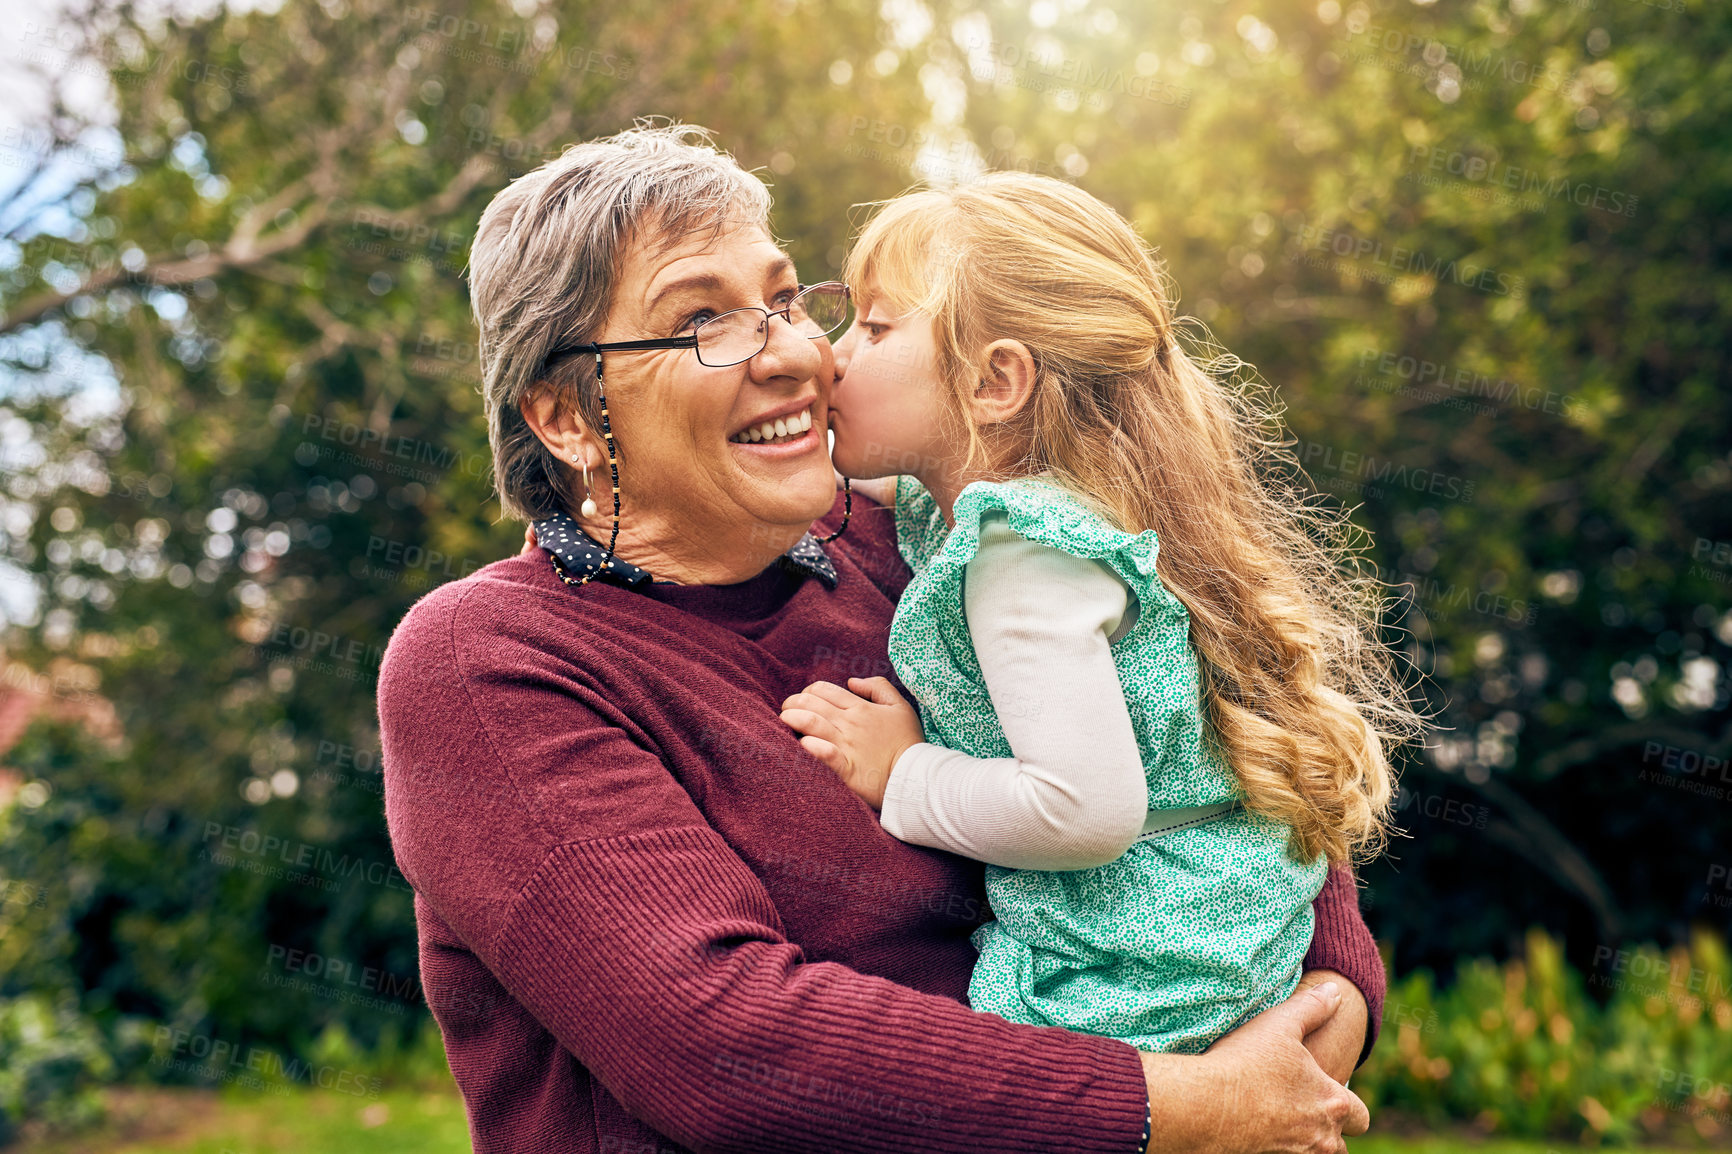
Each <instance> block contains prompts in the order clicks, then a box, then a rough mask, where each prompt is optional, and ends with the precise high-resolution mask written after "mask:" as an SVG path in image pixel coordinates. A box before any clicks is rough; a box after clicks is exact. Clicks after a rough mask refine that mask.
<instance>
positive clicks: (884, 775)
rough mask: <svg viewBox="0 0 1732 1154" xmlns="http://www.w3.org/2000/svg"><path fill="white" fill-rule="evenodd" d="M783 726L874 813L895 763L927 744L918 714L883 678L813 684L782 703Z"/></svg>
mask: <svg viewBox="0 0 1732 1154" xmlns="http://www.w3.org/2000/svg"><path fill="white" fill-rule="evenodd" d="M782 720H783V721H785V722H787V723H788V725H789V726H791V727H792V728H794V729H795V730H797V731H798V732H800V733H801V734H803V735H804V736H802V737H801V738H800V744H801V745H802V746H804V747H805V749H806V752H808V753H810V754H811V755H812V756H813V757H815V758H817V759H818V760H819V761H821V762H823V763H824V764H825V765H827V766H829V767H830V768H831V769H833V770H835V771H836V776H838V777H840V778H841V779H842V784H843V785H846V786H847V787H848V788H849V789H850V790H852V791H853V792H854V794H855V796H856V797H858V798H860V799H861V800H862V801H864V802H865V803H866V804H867V805H869V806H871V807H872V808H873V809H882V808H884V787H885V784H886V783H887V782H889V780H890V771H891V769H893V768H894V767H895V765H896V759H897V758H899V757H901V756H902V753H903V751H904V750H906V749H907V748H908V747H909V746H911V745H918V744H919V743H920V742H922V741H925V740H926V733H925V731H924V730H923V729H922V728H921V726H920V716H919V714H917V713H915V712H914V707H913V706H912V705H909V704H908V703H907V702H906V701H904V700H903V699H902V695H901V694H900V693H897V692H896V687H895V686H893V685H891V684H890V682H889V680H888V679H886V678H883V677H850V678H849V679H848V688H847V689H843V688H842V687H841V686H839V685H832V684H831V683H830V682H828V681H814V682H813V683H812V684H810V685H808V686H806V688H805V691H804V692H801V693H796V694H794V696H792V697H790V698H788V700H786V701H784V702H782Z"/></svg>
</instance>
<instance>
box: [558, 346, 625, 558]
mask: <svg viewBox="0 0 1732 1154" xmlns="http://www.w3.org/2000/svg"><path fill="white" fill-rule="evenodd" d="M595 395H596V399H597V400H599V401H600V402H601V436H602V440H604V441H606V442H607V468H608V472H609V473H610V474H611V475H612V480H613V532H612V534H610V535H609V536H608V539H607V552H606V553H604V554H602V558H601V564H600V565H598V566H596V567H595V568H594V569H591V570H590V571H589V572H588V573H586V574H584V576H583V578H582V579H581V580H577V581H573V580H572V579H571V578H570V577H568V576H566V572H565V567H564V566H562V565H561V564H560V563H559V557H558V556H557V555H555V554H554V553H552V552H549V553H548V555H547V556H548V559H549V560H550V561H552V562H553V571H554V572H555V573H557V574H558V575H559V579H560V580H561V581H563V582H565V583H566V584H567V585H579V586H581V585H588V584H589V583H590V582H591V581H593V580H594V579H595V577H596V575H597V574H599V573H600V572H601V571H602V570H603V569H612V568H613V548H614V546H615V545H618V544H619V453H618V451H617V450H615V448H614V444H613V422H612V421H610V420H609V419H608V415H607V393H606V391H604V389H603V388H602V383H601V354H600V353H599V352H598V353H596V354H595ZM572 463H573V464H576V463H577V456H576V454H573V455H572ZM583 484H584V489H585V492H586V493H587V491H588V489H589V473H588V471H587V470H586V471H585V472H584V477H583ZM578 511H579V512H580V513H582V514H583V515H584V516H585V517H592V516H594V515H595V512H596V505H595V501H594V500H592V499H591V498H590V497H588V496H587V495H586V496H585V497H584V499H583V505H582V506H581V507H580V508H579V510H578Z"/></svg>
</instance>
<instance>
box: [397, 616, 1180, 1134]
mask: <svg viewBox="0 0 1732 1154" xmlns="http://www.w3.org/2000/svg"><path fill="white" fill-rule="evenodd" d="M434 596H435V597H437V596H438V594H435V595H434ZM495 613H496V614H497V617H496V627H495V629H496V631H493V632H489V633H488V635H487V636H486V638H485V640H486V644H485V645H482V644H478V640H479V638H478V636H477V635H476V633H475V632H474V631H469V632H463V631H461V630H459V629H457V628H454V627H453V625H452V623H451V622H450V621H449V620H444V621H441V620H439V618H437V617H436V616H435V615H432V614H428V615H427V616H425V617H423V619H422V621H421V623H420V624H419V626H418V627H417V629H416V630H414V631H413V634H414V635H413V636H412V637H411V638H408V639H406V640H403V641H402V642H401V643H400V641H399V639H398V638H394V639H393V644H392V647H391V649H390V650H389V651H388V653H387V657H386V662H385V664H384V666H383V668H382V670H381V679H380V692H379V713H380V721H381V733H382V736H383V739H384V743H385V757H386V765H387V772H388V774H389V775H390V776H389V777H388V778H387V798H386V808H387V819H388V822H389V824H390V827H391V836H392V843H393V847H394V849H395V850H396V853H397V855H398V859H399V861H400V862H401V863H402V865H403V868H404V873H405V876H407V877H408V878H409V880H410V882H411V883H412V884H413V885H414V887H415V889H416V892H417V894H418V895H419V896H420V898H421V899H422V900H423V901H425V902H427V903H428V904H429V905H430V906H431V907H432V909H433V910H434V912H436V913H437V914H438V916H439V917H440V918H441V919H442V920H443V921H444V922H445V923H446V924H447V925H449V926H450V927H451V929H452V931H453V933H454V934H456V935H457V937H458V938H459V939H460V940H461V941H462V942H463V944H464V946H465V947H466V948H468V949H469V950H470V951H471V952H472V953H474V954H475V955H476V957H477V958H478V959H479V960H480V961H481V962H482V964H484V965H485V966H486V967H487V969H488V970H489V971H490V972H491V973H492V974H493V975H494V976H495V977H496V978H497V979H498V981H499V983H500V985H501V986H502V987H503V988H504V989H505V991H507V992H508V993H509V994H510V996H511V997H512V998H513V1000H514V1001H516V1002H517V1003H519V1004H520V1005H522V1006H523V1007H524V1008H525V1009H526V1010H527V1011H528V1013H529V1014H530V1015H531V1016H533V1018H534V1019H535V1020H536V1021H537V1022H539V1023H540V1024H541V1026H542V1027H543V1028H545V1029H546V1031H547V1032H548V1033H549V1034H550V1035H552V1037H553V1038H555V1039H557V1041H558V1043H559V1045H560V1046H561V1047H563V1048H564V1049H565V1050H567V1051H568V1052H569V1053H570V1054H572V1055H573V1056H575V1058H576V1059H577V1060H578V1061H580V1062H581V1063H582V1064H583V1065H584V1066H585V1067H587V1068H588V1069H589V1070H590V1071H591V1072H592V1073H593V1074H594V1075H595V1076H596V1078H598V1079H599V1080H600V1081H601V1082H602V1083H603V1084H604V1085H605V1086H606V1087H607V1088H608V1090H609V1091H610V1092H611V1093H612V1094H613V1095H614V1096H615V1097H617V1098H618V1099H619V1101H620V1102H621V1103H623V1104H624V1105H625V1107H626V1108H627V1109H628V1110H630V1111H631V1112H632V1113H633V1114H634V1115H635V1116H637V1117H638V1118H640V1119H642V1120H643V1121H644V1122H645V1123H646V1124H647V1125H649V1126H651V1127H653V1128H654V1129H655V1130H657V1131H658V1132H660V1133H661V1134H663V1135H665V1136H667V1137H669V1138H671V1139H673V1140H674V1141H676V1142H678V1143H680V1144H682V1145H683V1146H685V1147H688V1148H690V1149H692V1150H698V1151H706V1152H723V1154H726V1152H735V1151H738V1152H741V1154H777V1152H788V1154H793V1152H802V1154H803V1152H806V1151H813V1150H826V1151H835V1152H837V1154H854V1152H868V1151H871V1152H884V1154H889V1152H893V1151H906V1150H926V1151H933V1152H935V1154H946V1152H955V1154H964V1152H973V1151H978V1150H984V1149H992V1150H1003V1151H1018V1152H1027V1154H1036V1152H1044V1151H1051V1150H1066V1151H1074V1152H1078V1154H1083V1152H1096V1151H1099V1152H1110V1154H1122V1152H1123V1151H1125V1150H1126V1149H1128V1148H1129V1147H1130V1145H1131V1143H1132V1142H1133V1141H1134V1140H1135V1138H1136V1135H1137V1132H1138V1126H1139V1123H1140V1121H1141V1119H1140V1118H1139V1116H1138V1110H1137V1107H1139V1106H1142V1107H1144V1108H1145V1109H1146V1108H1147V1087H1146V1082H1145V1077H1144V1074H1143V1069H1142V1063H1141V1061H1140V1059H1139V1057H1138V1053H1137V1051H1136V1050H1135V1049H1134V1048H1132V1047H1131V1046H1129V1045H1127V1044H1125V1043H1124V1042H1122V1041H1117V1040H1114V1039H1109V1038H1102V1037H1095V1036H1090V1035H1086V1034H1079V1033H1072V1032H1070V1031H1067V1030H1063V1029H1059V1028H1056V1027H1044V1026H1028V1025H1022V1024H1018V1023H1012V1022H1008V1021H1006V1020H1004V1019H1003V1018H1001V1017H998V1016H997V1015H993V1014H987V1013H981V1012H976V1011H973V1010H970V1009H969V1008H967V1007H966V1006H964V1005H962V1004H961V1003H959V1002H957V1001H954V1000H952V999H949V998H945V997H942V996H938V995H933V994H926V993H922V992H920V991H918V990H914V989H910V988H908V987H906V986H902V985H899V984H897V983H895V982H892V981H889V980H887V979H884V978H879V977H876V976H872V975H868V974H862V973H860V972H858V971H856V970H853V969H851V968H849V967H847V966H844V965H841V964H839V963H835V962H824V961H811V960H809V959H808V958H807V957H806V955H805V953H804V951H803V950H802V949H801V947H800V945H799V944H797V943H795V942H791V941H789V940H788V938H787V937H786V935H785V934H784V931H783V927H782V923H781V919H780V917H779V915H778V912H777V910H776V908H775V905H774V902H773V901H772V899H771V897H770V895H769V892H768V891H767V889H766V887H765V885H764V884H763V882H762V881H761V880H760V879H759V877H758V876H757V875H756V874H755V873H754V872H753V871H752V869H751V868H750V867H749V865H748V864H747V863H746V862H745V861H743V860H742V859H741V857H740V856H739V855H738V854H737V853H735V851H734V850H733V848H732V847H731V846H730V845H729V843H728V842H727V841H726V840H725V839H724V838H723V836H722V835H721V833H719V832H718V831H717V830H716V829H714V828H713V827H711V826H710V825H709V824H708V822H707V821H706V820H705V817H704V814H703V813H702V812H701V811H700V809H699V808H698V806H697V804H696V803H695V802H694V801H693V799H692V797H691V796H690V795H689V794H688V793H687V792H686V791H685V790H684V789H683V788H682V787H681V786H680V784H679V782H678V781H676V780H675V779H674V777H673V776H672V774H671V773H670V771H669V769H668V767H667V766H666V765H665V764H663V762H662V761H661V760H660V758H659V757H658V756H657V755H656V754H655V752H653V743H651V742H649V741H647V740H646V738H645V736H644V735H643V734H642V733H641V732H640V731H637V730H636V729H635V727H634V725H633V723H632V721H631V717H630V714H629V712H627V711H624V710H622V708H621V705H620V703H619V702H618V701H617V700H614V699H611V698H610V696H609V695H608V694H607V693H604V692H602V691H601V689H600V687H598V686H597V685H596V684H595V683H594V682H593V681H592V680H591V679H590V677H589V676H588V675H587V674H586V673H585V671H583V670H582V669H576V668H572V667H571V664H570V663H569V662H561V661H557V660H554V659H552V658H551V657H549V656H548V655H546V654H543V653H540V652H539V651H538V650H537V649H536V647H535V646H534V645H533V643H531V642H529V641H519V642H516V643H512V642H511V640H510V638H508V637H506V638H502V637H501V636H500V635H499V632H498V631H508V630H509V629H510V628H511V627H512V624H511V619H510V618H509V616H508V615H506V614H504V612H503V611H502V610H495ZM433 717H436V718H437V719H438V724H436V725H434V724H429V720H428V719H429V718H433ZM576 1124H578V1120H574V1125H576Z"/></svg>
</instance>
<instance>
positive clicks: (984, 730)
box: [890, 477, 1327, 1053]
mask: <svg viewBox="0 0 1732 1154" xmlns="http://www.w3.org/2000/svg"><path fill="white" fill-rule="evenodd" d="M993 510H1004V511H1005V513H1006V514H1008V516H1009V519H1010V527H1011V528H1012V529H1014V530H1015V531H1016V532H1017V533H1018V534H1020V535H1021V536H1023V537H1024V538H1026V539H1028V540H1030V541H1036V542H1039V543H1041V544H1045V545H1050V546H1052V547H1053V548H1056V549H1062V550H1064V551H1065V552H1067V553H1070V554H1073V555H1075V556H1078V557H1088V558H1094V559H1098V560H1101V561H1104V562H1106V563H1107V564H1108V565H1110V566H1111V567H1112V568H1113V570H1114V571H1115V572H1117V573H1118V574H1119V576H1120V577H1122V578H1123V579H1124V581H1125V582H1126V583H1127V584H1128V585H1129V586H1130V588H1131V591H1132V592H1133V593H1135V594H1136V598H1137V603H1138V605H1139V606H1140V613H1139V616H1138V618H1137V621H1136V623H1135V625H1134V626H1133V627H1132V628H1131V629H1130V630H1129V631H1127V632H1126V633H1125V634H1124V635H1123V636H1122V637H1120V638H1119V639H1118V640H1117V641H1115V642H1113V643H1112V653H1113V659H1114V663H1115V664H1116V666H1117V669H1118V675H1119V681H1120V683H1121V684H1122V685H1123V686H1124V690H1125V701H1126V704H1127V705H1128V706H1129V708H1130V715H1131V723H1132V727H1133V729H1134V730H1135V732H1136V737H1137V744H1138V746H1139V747H1140V748H1141V750H1142V754H1143V765H1144V767H1145V771H1146V774H1147V777H1148V787H1149V808H1150V809H1163V810H1165V809H1180V808H1185V807H1190V806H1200V805H1210V804H1216V803H1220V802H1225V801H1231V800H1233V799H1235V798H1236V797H1237V796H1238V791H1237V786H1236V784H1235V783H1234V780H1233V777H1232V774H1231V773H1230V772H1229V771H1228V769H1227V768H1226V766H1225V765H1223V764H1222V762H1221V760H1220V758H1219V756H1218V755H1216V754H1215V753H1214V752H1213V751H1212V750H1211V748H1210V747H1209V745H1208V743H1207V741H1206V737H1205V733H1206V730H1205V727H1206V725H1207V722H1206V720H1205V718H1204V715H1203V710H1202V699H1201V690H1200V687H1199V674H1198V668H1197V658H1196V655H1195V653H1194V652H1193V651H1192V649H1191V646H1190V640H1189V638H1190V616H1189V614H1188V613H1187V612H1186V610H1185V607H1184V605H1183V604H1182V603H1181V602H1180V601H1179V600H1178V598H1176V597H1174V596H1173V594H1172V593H1171V592H1170V591H1168V590H1167V589H1166V588H1165V586H1163V585H1162V583H1161V582H1160V580H1159V578H1157V577H1156V575H1155V556H1156V554H1157V552H1158V551H1159V548H1160V546H1159V543H1158V542H1157V540H1156V538H1155V534H1154V532H1153V531H1152V530H1151V531H1147V532H1143V533H1140V534H1135V535H1133V534H1130V533H1126V532H1123V531H1122V530H1119V529H1117V528H1115V527H1113V525H1112V524H1111V523H1110V522H1108V521H1107V520H1106V519H1105V518H1103V517H1101V516H1100V515H1098V514H1097V513H1095V512H1093V511H1092V510H1090V509H1089V508H1088V507H1087V506H1086V505H1085V504H1084V503H1083V502H1081V501H1080V500H1078V499H1077V498H1076V497H1075V496H1074V495H1073V494H1071V493H1070V492H1069V491H1068V490H1066V489H1064V488H1061V487H1060V486H1058V485H1057V484H1055V483H1053V482H1051V481H1049V480H1046V479H1044V478H1033V477H1030V478H1022V479H1018V480H1015V481H1010V482H1005V483H1002V484H989V483H985V482H978V483H975V484H972V485H969V486H968V487H967V488H966V489H964V490H963V491H962V494H961V495H960V497H959V498H958V499H957V502H956V507H955V509H954V510H953V512H954V514H955V522H956V526H955V528H954V529H947V528H946V527H945V524H944V517H943V514H942V513H941V512H940V511H939V509H938V507H937V504H936V502H934V501H933V499H932V496H931V494H930V493H928V492H927V491H926V490H925V488H924V487H922V486H921V485H920V483H919V482H917V481H915V480H914V479H913V478H910V477H903V478H902V479H901V480H900V481H899V482H898V484H897V491H896V528H897V544H898V547H899V548H900V550H901V552H902V555H903V557H904V559H905V560H907V562H908V564H909V565H910V567H912V568H913V570H914V577H913V579H912V580H911V581H910V582H909V584H908V587H907V589H906V591H905V592H904V593H903V594H902V599H901V602H900V603H899V604H898V606H897V608H896V617H895V620H894V621H893V622H892V624H891V627H890V660H891V662H892V664H893V665H894V666H895V668H896V673H897V676H899V677H900V678H901V679H902V683H903V684H904V685H905V686H907V687H908V689H909V691H910V692H911V693H913V695H914V697H915V698H916V700H917V701H918V702H919V703H920V709H921V713H922V715H923V716H924V718H925V724H926V739H927V740H928V741H930V742H932V743H933V744H935V745H941V746H944V747H945V748H947V749H954V750H957V751H959V752H962V753H966V754H968V755H969V756H971V757H1010V756H1012V752H1011V749H1010V746H1009V744H1008V743H1007V742H1006V741H1005V738H1004V732H1003V730H1002V729H1001V728H1000V727H999V723H998V717H997V715H996V714H995V713H994V711H993V707H992V701H991V698H990V697H989V695H988V694H987V690H986V684H985V681H984V679H983V678H982V676H981V672H980V666H979V663H978V662H977V660H976V658H975V653H974V645H973V642H972V640H971V639H970V636H969V632H968V623H967V621H966V619H965V617H964V614H963V590H962V583H963V572H964V569H965V567H966V566H967V564H968V562H969V561H970V559H972V558H973V556H974V553H975V549H976V548H977V547H978V545H979V540H980V522H981V517H982V516H983V515H984V514H986V513H988V512H990V511H993ZM1287 835H1288V827H1286V826H1285V825H1281V824H1278V823H1276V822H1273V821H1270V820H1268V819H1265V818H1261V817H1258V816H1255V815H1252V814H1249V813H1247V812H1246V811H1244V810H1242V809H1241V810H1235V811H1233V812H1231V813H1230V814H1228V815H1227V816H1225V817H1221V818H1218V819H1216V820H1214V821H1211V822H1208V823H1207V824H1203V825H1199V826H1196V827H1193V828H1189V829H1182V830H1179V831H1178V832H1176V833H1172V834H1169V835H1167V836H1165V837H1162V838H1158V839H1152V840H1140V841H1138V842H1136V843H1134V844H1133V845H1132V846H1131V848H1130V849H1128V850H1127V851H1125V853H1124V854H1123V856H1121V857H1119V858H1118V859H1117V860H1116V861H1113V862H1110V863H1108V864H1106V865H1103V866H1097V867H1094V868H1092V869H1081V870H1017V869H1008V868H1005V867H1003V866H995V865H990V864H989V865H987V866H986V893H987V897H988V899H989V900H990V901H991V903H992V912H993V914H994V916H995V918H996V920H995V921H991V922H988V923H986V924H985V925H982V926H981V927H980V928H979V929H977V930H976V931H975V933H974V937H973V939H972V940H973V942H974V945H975V948H976V949H978V950H979V951H980V957H979V958H978V960H977V961H976V963H975V968H974V974H973V978H972V980H971V981H970V983H969V987H968V1001H969V1005H970V1006H972V1007H973V1008H974V1009H976V1010H984V1011H987V1012H990V1013H994V1014H998V1015H999V1016H1000V1017H1003V1018H1005V1019H1007V1020H1009V1021H1014V1022H1024V1023H1028V1024H1030V1025H1038V1026H1063V1027H1065V1028H1067V1029H1071V1030H1076V1031H1079V1032H1082V1033H1088V1034H1098V1035H1103V1036H1107V1037H1113V1038H1120V1039H1123V1040H1124V1041H1126V1042H1128V1043H1130V1044H1131V1045H1133V1046H1136V1047H1138V1048H1139V1049H1144V1050H1164V1051H1173V1052H1178V1053H1196V1052H1198V1051H1201V1050H1203V1049H1204V1048H1206V1047H1207V1046H1208V1045H1209V1044H1210V1043H1211V1042H1213V1041H1214V1040H1215V1039H1216V1038H1218V1037H1220V1036H1221V1035H1222V1034H1224V1033H1226V1032H1227V1031H1228V1030H1230V1029H1231V1028H1232V1027H1233V1026H1234V1025H1236V1024H1238V1023H1239V1022H1241V1021H1242V1020H1244V1019H1245V1018H1248V1017H1250V1016H1251V1015H1253V1014H1256V1013H1258V1012H1260V1011H1262V1010H1264V1009H1267V1008H1268V1007H1269V1006H1272V1005H1274V1004H1275V1003H1277V1002H1279V1001H1281V1000H1282V999H1284V998H1286V997H1287V996H1288V995H1290V994H1291V993H1292V992H1293V990H1294V988H1295V987H1296V986H1297V984H1298V981H1299V973H1300V968H1301V964H1302V962H1303V961H1304V958H1305V952H1306V950H1307V949H1308V948H1309V947H1310V944H1311V932H1312V914H1311V902H1312V900H1313V899H1314V898H1316V896H1317V892H1318V891H1319V890H1320V889H1321V888H1322V886H1323V880H1324V875H1325V873H1326V871H1327V864H1326V863H1325V861H1324V860H1323V859H1322V858H1318V859H1317V860H1316V861H1313V862H1310V863H1300V862H1296V861H1294V860H1293V859H1292V858H1291V857H1290V856H1289V855H1288V853H1287Z"/></svg>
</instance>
